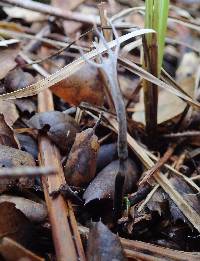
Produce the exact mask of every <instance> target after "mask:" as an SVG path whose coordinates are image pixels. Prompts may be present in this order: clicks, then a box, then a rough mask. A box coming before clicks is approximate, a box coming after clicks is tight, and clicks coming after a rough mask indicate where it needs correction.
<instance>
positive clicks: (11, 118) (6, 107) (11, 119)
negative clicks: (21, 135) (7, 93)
mask: <svg viewBox="0 0 200 261" xmlns="http://www.w3.org/2000/svg"><path fill="white" fill-rule="evenodd" d="M0 113H2V114H3V115H4V117H5V121H6V122H7V124H8V125H9V126H12V125H13V124H14V123H15V121H16V120H17V119H18V118H19V114H18V112H17V109H16V106H15V104H14V103H13V102H12V101H0Z"/></svg>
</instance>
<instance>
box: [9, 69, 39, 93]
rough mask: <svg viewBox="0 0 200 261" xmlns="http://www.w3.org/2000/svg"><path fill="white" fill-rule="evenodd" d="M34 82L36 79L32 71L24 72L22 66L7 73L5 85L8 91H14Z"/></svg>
mask: <svg viewBox="0 0 200 261" xmlns="http://www.w3.org/2000/svg"><path fill="white" fill-rule="evenodd" d="M34 82H35V79H34V77H33V76H32V75H31V74H30V73H28V72H24V71H23V70H22V69H21V68H17V69H15V70H12V71H11V72H9V73H8V74H7V76H6V77H5V80H4V85H5V88H6V91H7V92H13V91H16V90H19V89H22V88H24V87H26V86H27V85H30V84H33V83H34Z"/></svg>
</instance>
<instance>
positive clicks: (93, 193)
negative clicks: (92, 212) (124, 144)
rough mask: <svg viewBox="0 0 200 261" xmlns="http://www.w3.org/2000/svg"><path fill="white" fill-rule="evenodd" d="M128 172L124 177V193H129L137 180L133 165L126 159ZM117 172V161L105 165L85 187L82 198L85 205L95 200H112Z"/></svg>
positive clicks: (135, 168)
mask: <svg viewBox="0 0 200 261" xmlns="http://www.w3.org/2000/svg"><path fill="white" fill-rule="evenodd" d="M127 165H128V171H127V173H126V177H125V183H124V193H129V192H131V190H132V189H133V188H134V186H135V185H136V182H137V180H138V170H137V167H136V165H135V163H134V162H133V161H132V160H131V159H128V164H127ZM118 170H119V161H118V160H116V161H113V162H111V163H110V164H109V165H107V166H106V167H105V168H104V169H103V170H102V171H101V172H99V173H98V175H97V176H96V177H95V179H94V180H93V181H92V182H91V183H90V185H89V186H88V187H87V189H86V191H85V193H84V195H83V198H84V199H85V204H87V203H89V202H90V201H92V200H95V199H99V200H100V199H111V200H112V199H113V197H114V189H115V178H116V175H117V173H118Z"/></svg>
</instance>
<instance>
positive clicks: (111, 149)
mask: <svg viewBox="0 0 200 261" xmlns="http://www.w3.org/2000/svg"><path fill="white" fill-rule="evenodd" d="M115 159H117V143H110V144H104V145H102V146H101V147H100V149H99V152H98V155H97V173H98V172H99V171H100V170H102V169H103V168H104V167H105V166H107V165H108V164H109V163H111V162H112V161H113V160H115Z"/></svg>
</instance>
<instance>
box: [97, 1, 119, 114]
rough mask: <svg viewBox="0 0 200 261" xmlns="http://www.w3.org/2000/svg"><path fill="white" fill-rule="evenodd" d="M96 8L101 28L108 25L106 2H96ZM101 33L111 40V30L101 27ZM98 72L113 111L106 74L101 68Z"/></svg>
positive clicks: (108, 40) (107, 39)
mask: <svg viewBox="0 0 200 261" xmlns="http://www.w3.org/2000/svg"><path fill="white" fill-rule="evenodd" d="M98 9H99V15H100V20H101V28H103V27H105V26H108V25H109V23H108V18H107V11H106V3H105V2H101V3H100V4H98ZM103 35H104V38H105V39H106V41H107V42H110V41H112V31H110V30H105V29H103ZM97 59H98V58H97ZM99 74H100V77H101V79H102V82H103V86H104V92H105V96H106V98H107V102H108V105H109V108H110V110H111V111H114V109H115V105H114V102H113V99H112V96H111V94H110V91H109V89H110V88H109V86H108V84H109V81H107V78H106V75H105V73H104V71H103V70H102V69H101V68H99Z"/></svg>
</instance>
